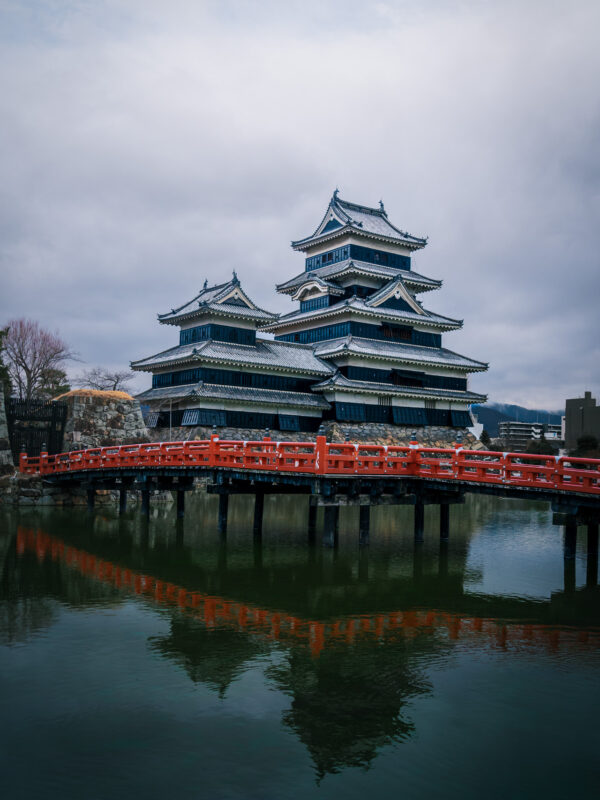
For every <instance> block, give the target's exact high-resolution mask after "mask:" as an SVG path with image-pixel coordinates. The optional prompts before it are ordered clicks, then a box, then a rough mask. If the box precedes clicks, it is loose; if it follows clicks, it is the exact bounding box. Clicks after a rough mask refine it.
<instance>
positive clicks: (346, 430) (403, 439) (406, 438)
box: [148, 422, 483, 450]
mask: <svg viewBox="0 0 600 800" xmlns="http://www.w3.org/2000/svg"><path fill="white" fill-rule="evenodd" d="M323 428H324V432H325V436H326V437H327V441H328V442H344V441H346V438H349V440H350V441H351V442H363V443H365V444H366V443H369V444H408V443H409V442H410V441H411V440H412V438H413V433H416V441H418V442H419V444H421V445H423V446H425V447H449V446H453V445H454V444H455V442H456V437H457V434H458V433H460V434H461V436H462V442H461V444H462V446H463V447H464V448H465V449H466V450H477V449H482V448H483V445H482V444H481V442H480V441H479V440H478V439H476V438H475V437H474V436H473V434H472V433H469V431H467V430H466V429H457V428H443V427H422V428H411V427H406V426H402V425H385V424H382V423H368V422H364V423H361V424H351V423H341V422H325V423H323ZM212 433H213V429H212V428H210V427H196V428H189V427H179V428H173V429H172V430H171V441H174V442H181V441H192V440H194V439H208V438H209V437H210V436H211V434H212ZM217 433H218V435H219V438H221V439H242V440H244V441H257V440H261V439H263V438H264V436H265V429H264V428H260V429H250V428H217ZM316 435H317V434H316V433H315V432H313V433H306V432H301V433H298V432H297V431H280V430H270V431H269V436H270V437H271V439H274V440H276V441H288V442H313V441H314V440H315V437H316ZM148 436H149V437H150V439H151V440H152V441H153V442H161V441H167V440H168V439H169V429H168V428H153V429H150V430H149V431H148Z"/></svg>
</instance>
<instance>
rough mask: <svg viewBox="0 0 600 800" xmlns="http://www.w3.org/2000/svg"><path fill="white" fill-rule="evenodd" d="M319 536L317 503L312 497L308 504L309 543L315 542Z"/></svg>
mask: <svg viewBox="0 0 600 800" xmlns="http://www.w3.org/2000/svg"><path fill="white" fill-rule="evenodd" d="M316 535H317V503H316V499H315V498H313V497H311V498H310V499H309V503H308V541H309V542H314V540H315V537H316Z"/></svg>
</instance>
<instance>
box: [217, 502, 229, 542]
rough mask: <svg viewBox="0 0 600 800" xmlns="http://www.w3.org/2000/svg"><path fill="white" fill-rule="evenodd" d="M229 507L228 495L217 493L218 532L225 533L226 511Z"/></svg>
mask: <svg viewBox="0 0 600 800" xmlns="http://www.w3.org/2000/svg"><path fill="white" fill-rule="evenodd" d="M228 509H229V495H228V494H225V493H223V494H220V495H219V523H218V527H219V533H227V511H228Z"/></svg>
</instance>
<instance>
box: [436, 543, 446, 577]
mask: <svg viewBox="0 0 600 800" xmlns="http://www.w3.org/2000/svg"><path fill="white" fill-rule="evenodd" d="M438 576H439V577H440V578H446V577H447V576H448V540H447V539H441V540H440V559H439V562H438Z"/></svg>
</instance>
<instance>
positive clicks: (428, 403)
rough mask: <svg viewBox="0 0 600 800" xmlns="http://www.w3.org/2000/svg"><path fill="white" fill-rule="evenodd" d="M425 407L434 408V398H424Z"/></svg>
mask: <svg viewBox="0 0 600 800" xmlns="http://www.w3.org/2000/svg"><path fill="white" fill-rule="evenodd" d="M425 408H435V400H425Z"/></svg>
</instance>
